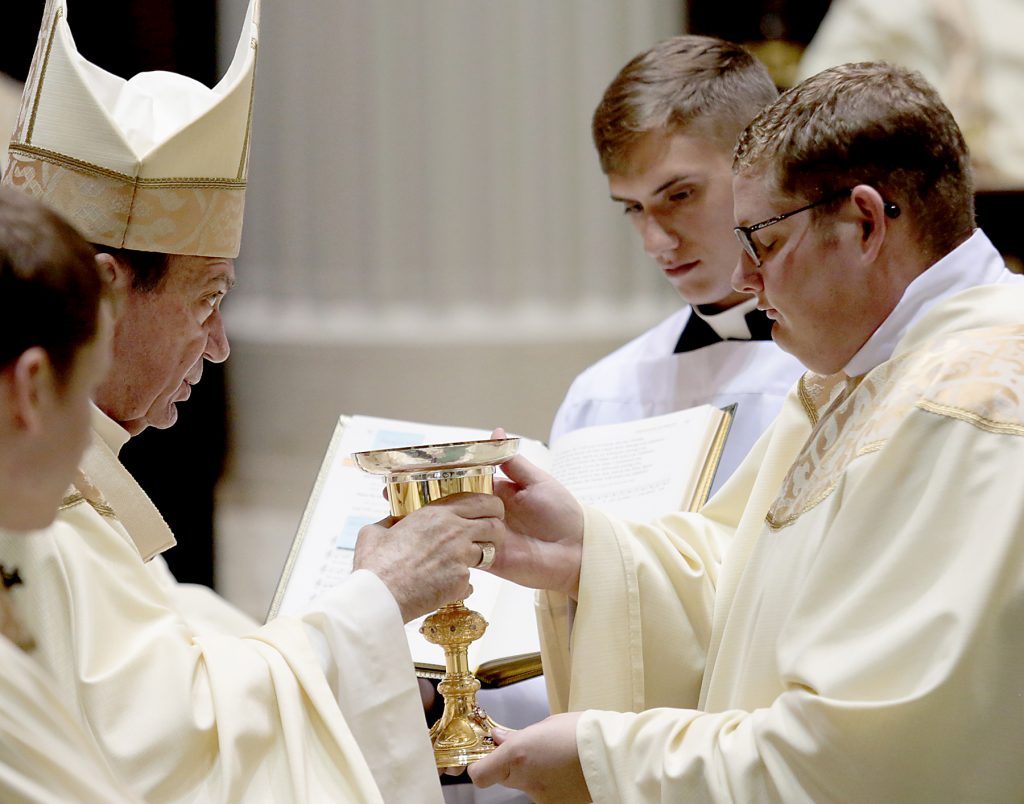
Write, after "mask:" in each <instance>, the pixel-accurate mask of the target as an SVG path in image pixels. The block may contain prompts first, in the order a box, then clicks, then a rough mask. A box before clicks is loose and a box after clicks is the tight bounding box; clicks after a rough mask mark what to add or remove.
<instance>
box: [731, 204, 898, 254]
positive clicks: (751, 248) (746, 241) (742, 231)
mask: <svg viewBox="0 0 1024 804" xmlns="http://www.w3.org/2000/svg"><path fill="white" fill-rule="evenodd" d="M852 192H853V190H852V189H851V188H847V189H845V190H838V191H837V192H834V193H829V194H828V195H826V196H825V197H824V198H819V199H818V200H817V201H815V202H814V203H813V204H808V205H807V206H805V207H800V209H794V210H793V211H792V212H784V213H783V214H782V215H776V216H775V217H774V218H768V220H765V221H761V222H760V223H755V224H753V225H752V226H736V227H735V228H733V231H734V232H735V233H736V239H737V240H739V241H740V245H741V246H743V250H744V251H745V252H747V256H749V257H750V259H751V260H753V261H754V265H756V266H757V267H758V268H760V267H761V255H759V254H758V253H757V244H756V243H755V242H754V238H752V237H751V235H752V234H753V233H754V232H759V231H760V230H761V229H766V228H767V227H769V226H772V225H773V224H776V223H778V222H779V221H784V220H786V218H791V217H793V216H794V215H798V214H800V213H801V212H806V211H807V210H809V209H814V208H815V207H820V206H821V205H822V204H827V203H828V202H829V201H835V200H836V199H837V198H842V197H843V196H844V195H849V194H850V193H852ZM892 206H894V207H896V205H895V204H893V205H892ZM886 211H888V210H886ZM896 215H899V207H896ZM896 215H893V216H892V217H896Z"/></svg>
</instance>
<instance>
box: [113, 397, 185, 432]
mask: <svg viewBox="0 0 1024 804" xmlns="http://www.w3.org/2000/svg"><path fill="white" fill-rule="evenodd" d="M176 421H178V407H177V403H175V402H168V403H167V406H166V407H165V408H164V409H163V410H161V411H160V412H159V414H155V412H154V411H153V410H149V411H147V412H146V415H144V416H141V417H139V418H138V419H132V420H131V421H127V422H118V424H120V425H121V426H122V427H123V428H124V429H125V430H127V431H128V435H130V436H132V437H133V438H134V437H135V436H137V435H138V434H139V433H141V432H142V431H143V430H145V429H146V428H147V427H153V428H155V429H157V430H166V429H167V428H168V427H171V426H172V425H173V424H174V423H175V422H176Z"/></svg>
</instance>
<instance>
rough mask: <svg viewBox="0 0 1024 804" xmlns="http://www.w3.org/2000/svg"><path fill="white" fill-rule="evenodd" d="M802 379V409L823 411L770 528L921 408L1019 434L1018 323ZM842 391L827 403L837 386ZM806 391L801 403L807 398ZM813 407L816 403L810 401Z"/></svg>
mask: <svg viewBox="0 0 1024 804" xmlns="http://www.w3.org/2000/svg"><path fill="white" fill-rule="evenodd" d="M807 376H810V377H811V379H810V380H809V381H808V382H807V383H805V382H804V379H805V378H804V377H802V378H801V381H800V387H799V395H800V398H801V402H802V403H803V404H804V407H805V409H807V410H808V413H810V409H811V408H816V409H817V410H819V411H821V413H820V414H818V415H819V420H818V422H817V423H816V424H815V425H814V429H813V430H812V432H811V434H810V436H808V438H807V442H806V443H805V444H804V446H803V448H802V449H801V451H800V454H799V455H798V456H797V458H796V460H795V461H794V462H793V465H792V466H791V467H790V469H789V471H788V472H787V474H786V477H785V479H784V480H783V482H782V485H781V486H780V490H779V494H778V496H777V497H776V499H775V501H774V503H773V504H772V506H771V508H770V509H769V511H768V514H767V515H766V517H765V521H766V523H767V524H768V526H769V527H770V528H772V529H773V530H779V529H781V528H784V527H787V526H788V525H791V524H793V523H794V522H795V521H796V520H797V519H799V518H800V517H801V516H802V515H803V514H805V513H807V512H808V511H810V510H811V509H812V508H814V507H815V506H817V505H818V504H819V503H821V502H822V501H823V500H825V499H826V498H827V497H828V496H829V495H830V494H832V492H833V491H835V489H836V486H837V484H838V483H839V482H840V481H841V479H842V477H843V475H844V473H845V472H846V471H847V469H848V467H849V466H850V464H851V463H852V462H853V461H854V460H856V459H857V458H860V457H862V456H864V455H867V454H868V453H871V452H877V451H879V450H880V449H882V447H884V446H885V445H886V444H887V443H888V441H889V439H890V438H891V437H892V436H893V434H894V433H896V432H897V431H898V429H899V428H900V427H902V426H903V425H904V423H905V422H906V421H907V418H908V417H909V416H910V415H911V414H912V413H913V412H914V411H915V410H920V411H922V412H925V413H930V414H933V415H936V416H943V417H945V418H948V419H956V420H959V421H962V422H965V423H966V424H969V425H971V426H972V427H976V428H978V429H980V430H984V431H986V432H989V433H993V434H998V435H1012V436H1024V326H1021V325H1016V324H1015V325H1006V326H1000V327H983V328H979V329H974V330H968V331H965V332H959V333H955V334H953V335H950V336H947V337H944V338H939V339H936V340H934V341H932V342H929V343H927V344H925V345H924V346H922V347H921V348H920V349H919V350H917V351H914V352H909V353H906V354H903V355H900V356H899V357H897V358H893V359H891V360H889V361H886V362H885V363H883V364H882V365H880V366H878V367H877V368H876V369H874V370H873V371H871V372H869V373H868V374H867V375H866V376H864V377H863V378H848V379H847V378H844V376H843V375H841V374H838V375H833V376H832V377H827V378H821V387H820V389H818V388H815V384H816V382H817V380H816V378H815V377H814V376H813V375H805V377H807ZM838 380H842V381H843V382H844V384H845V387H844V388H843V390H842V391H841V393H840V394H838V395H837V396H835V398H834V399H833V400H832V401H831V402H830V403H829V404H828V407H827V408H825V407H824V406H823V404H821V403H823V402H825V401H826V400H827V398H828V397H829V396H832V395H833V394H832V390H833V389H835V388H837V387H838V386H837V381H838ZM805 394H806V398H805ZM816 398H817V399H818V401H819V404H818V405H816V406H815V405H814V401H815V399H816Z"/></svg>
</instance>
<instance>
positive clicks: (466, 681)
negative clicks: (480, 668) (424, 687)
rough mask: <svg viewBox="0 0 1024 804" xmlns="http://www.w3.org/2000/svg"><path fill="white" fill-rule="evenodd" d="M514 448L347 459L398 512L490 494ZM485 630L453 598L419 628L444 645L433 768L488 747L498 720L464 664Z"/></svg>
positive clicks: (449, 448) (460, 445) (433, 448)
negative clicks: (377, 483) (383, 488)
mask: <svg viewBox="0 0 1024 804" xmlns="http://www.w3.org/2000/svg"><path fill="white" fill-rule="evenodd" d="M518 448H519V439H518V438H502V439H490V440H486V441H461V442H457V443H452V444H429V445H423V446H415V447H404V448H401V449H383V450H374V451H372V452H357V453H355V454H354V455H353V456H352V458H353V459H354V460H355V462H356V465H357V466H359V468H360V469H362V470H363V471H365V472H370V473H372V474H378V475H383V476H384V480H385V482H386V483H387V487H388V500H389V501H390V503H391V513H392V515H393V516H395V517H403V516H405V515H407V514H410V513H412V512H413V511H415V510H416V509H417V508H422V507H423V506H424V505H427V504H428V503H430V502H433V501H434V500H439V499H441V498H442V497H446V496H447V495H449V494H458V493H459V492H467V491H468V492H478V493H483V494H492V493H493V492H494V472H495V468H496V467H497V466H499V465H500V464H502V463H504V462H505V461H507V460H508V459H509V458H511V457H512V456H513V455H515V454H516V451H517V450H518ZM486 628H487V621H486V620H485V619H484V618H483V617H482V616H481V615H480V614H478V613H477V612H475V611H471V610H469V609H467V608H466V607H465V605H463V602H462V601H461V600H459V601H456V602H454V603H449V604H448V605H445V606H442V607H441V608H440V609H438V610H437V611H436V612H434V613H433V614H431V615H430V616H429V617H428V618H427V619H426V620H425V621H424V622H423V626H422V628H421V629H420V633H421V634H423V636H424V637H425V638H426V639H427V641H429V642H431V643H433V644H435V645H440V646H441V647H442V648H444V658H445V674H444V678H443V679H442V680H441V682H440V683H439V684H438V685H437V689H438V691H439V692H440V693H441V695H442V696H443V697H444V713H443V714H442V715H441V719H440V720H438V721H437V723H435V724H434V725H433V727H431V729H430V740H431V743H432V744H433V746H434V760H435V762H436V763H437V767H438V768H453V767H464V766H466V765H469V764H470V763H472V762H474V761H476V760H478V759H480V758H481V757H483V756H486V755H487V754H489V753H490V752H491V751H493V750H494V738H493V737H492V730H493V728H494V726H495V725H497V724H495V722H494V721H493V720H491V719H490V717H488V715H487V713H486V712H485V711H484V710H483V709H481V708H480V706H479V705H478V704H477V701H476V693H477V690H479V689H480V682H479V681H478V680H477V679H476V678H475V677H474V675H473V673H472V672H471V671H470V669H469V667H470V665H469V645H470V643H471V642H474V641H475V640H477V639H479V638H480V637H482V636H483V635H484V631H485V630H486Z"/></svg>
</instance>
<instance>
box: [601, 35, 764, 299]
mask: <svg viewBox="0 0 1024 804" xmlns="http://www.w3.org/2000/svg"><path fill="white" fill-rule="evenodd" d="M776 96H777V92H776V89H775V85H774V83H772V80H771V77H770V76H769V74H768V70H767V69H766V68H765V66H764V65H763V64H761V63H760V62H759V61H758V60H757V59H755V58H754V57H753V56H752V55H751V54H750V53H749V52H747V51H746V50H745V49H744V48H742V47H740V46H739V45H734V44H732V43H730V42H726V41H723V40H721V39H715V38H712V37H706V36H689V35H687V36H676V37H673V38H671V39H667V40H665V41H663V42H659V43H658V44H656V45H655V46H654V47H652V48H650V49H649V50H646V51H644V52H643V53H640V54H639V55H637V56H636V57H634V58H633V59H632V60H630V62H629V63H628V64H626V65H625V66H624V67H623V68H622V70H620V71H619V74H618V75H617V76H616V77H615V79H614V80H613V81H612V82H611V84H609V86H608V88H607V89H606V90H605V93H604V96H603V98H602V99H601V102H600V104H599V105H598V107H597V109H596V110H595V111H594V116H593V121H592V134H593V139H594V146H595V147H596V149H597V153H598V156H599V158H600V162H601V168H602V170H603V171H604V173H605V174H606V175H607V177H608V187H609V190H610V191H611V196H612V199H613V200H614V201H617V202H619V203H621V204H622V206H623V208H624V211H625V213H626V215H627V216H628V217H629V218H630V220H631V222H632V224H633V226H634V227H635V228H636V230H637V232H638V234H639V235H640V237H641V240H642V242H643V246H644V250H645V251H646V252H647V254H648V255H649V256H651V257H652V258H653V259H654V260H655V261H656V262H657V263H658V265H659V267H660V268H661V269H662V271H663V273H664V274H665V276H666V278H667V279H668V280H669V282H670V283H671V284H672V285H673V287H675V289H676V291H677V292H678V293H679V295H680V296H682V298H683V299H684V300H685V301H687V302H690V303H692V304H700V305H719V306H721V307H727V306H730V305H732V304H735V303H736V302H738V301H740V300H742V299H743V298H745V296H744V295H741V294H737V293H735V292H734V291H733V289H732V287H731V286H730V276H731V274H732V270H733V268H734V267H735V265H736V260H737V259H738V256H739V249H738V246H737V244H736V242H735V240H734V238H733V237H732V235H731V234H730V231H729V230H730V229H731V228H732V173H731V166H732V151H733V146H734V145H735V141H736V137H737V135H738V134H739V132H740V131H741V130H742V129H743V127H744V126H746V124H747V123H748V122H749V121H750V120H751V118H753V116H754V115H755V114H757V112H759V111H760V110H761V109H762V108H763V107H764V106H765V105H766V104H768V103H771V102H772V101H773V100H774V99H775V97H776Z"/></svg>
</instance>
